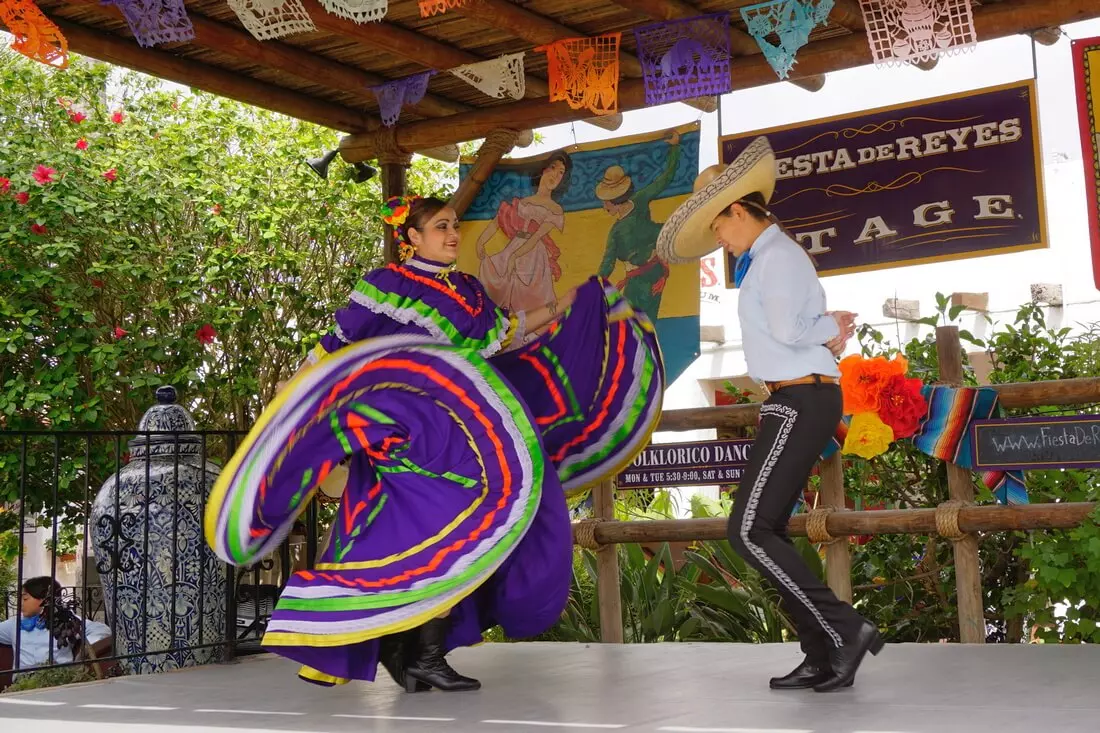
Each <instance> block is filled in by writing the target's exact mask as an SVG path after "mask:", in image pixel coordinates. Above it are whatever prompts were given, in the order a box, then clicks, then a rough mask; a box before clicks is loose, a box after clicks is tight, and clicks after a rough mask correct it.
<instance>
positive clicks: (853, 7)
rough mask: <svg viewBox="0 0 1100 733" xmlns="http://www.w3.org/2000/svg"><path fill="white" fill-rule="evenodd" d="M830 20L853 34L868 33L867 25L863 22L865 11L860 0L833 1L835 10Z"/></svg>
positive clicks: (830, 14)
mask: <svg viewBox="0 0 1100 733" xmlns="http://www.w3.org/2000/svg"><path fill="white" fill-rule="evenodd" d="M829 20H831V21H832V22H834V23H836V24H837V25H842V26H844V27H845V28H847V29H848V30H850V31H852V32H853V33H860V32H863V33H866V32H867V25H866V23H864V22H863V10H861V9H860V7H859V0H833V10H832V12H831V13H829Z"/></svg>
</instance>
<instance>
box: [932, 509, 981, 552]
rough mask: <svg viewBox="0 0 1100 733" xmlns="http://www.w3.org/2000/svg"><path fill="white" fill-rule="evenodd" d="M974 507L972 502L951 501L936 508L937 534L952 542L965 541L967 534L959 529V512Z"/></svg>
mask: <svg viewBox="0 0 1100 733" xmlns="http://www.w3.org/2000/svg"><path fill="white" fill-rule="evenodd" d="M973 505H974V503H973V502H970V501H962V500H961V499H951V500H950V501H945V502H944V503H942V504H940V505H939V506H938V507H936V533H937V534H939V536H940V537H943V538H944V539H946V540H951V541H952V542H958V541H959V540H961V539H964V538H965V537H966V536H967V534H966V532H963V531H962V530H961V529H960V528H959V512H960V511H961V510H962V509H963V507H968V506H973Z"/></svg>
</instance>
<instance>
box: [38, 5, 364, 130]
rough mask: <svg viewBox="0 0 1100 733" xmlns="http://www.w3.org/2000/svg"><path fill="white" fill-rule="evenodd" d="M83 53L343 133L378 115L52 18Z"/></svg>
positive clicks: (359, 127) (362, 128)
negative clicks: (330, 102)
mask: <svg viewBox="0 0 1100 733" xmlns="http://www.w3.org/2000/svg"><path fill="white" fill-rule="evenodd" d="M51 20H53V21H54V22H55V23H57V25H58V27H60V28H61V32H62V33H64V34H65V38H66V39H68V42H69V48H70V49H72V50H73V51H76V52H77V53H80V54H83V55H85V56H91V57H92V58H96V59H99V60H100V61H106V62H108V63H111V64H115V65H117V66H125V67H127V68H129V69H134V70H135V71H141V72H144V73H147V74H153V75H154V76H157V77H160V78H161V79H166V80H168V81H174V82H176V83H178V84H185V85H187V86H191V87H195V88H196V89H202V90H203V91H206V92H210V93H212V94H217V95H219V96H222V97H228V98H229V99H235V100H237V101H238V102H244V103H245V104H251V105H255V106H257V107H263V108H264V109H269V110H271V111H272V112H279V113H281V114H285V115H289V116H291V117H296V118H298V119H300V120H306V121H307V122H313V123H316V124H318V125H322V126H324V127H330V128H332V129H334V130H340V131H342V132H360V131H365V130H368V129H370V127H371V123H372V122H373V117H371V115H368V114H367V113H366V112H360V111H357V110H354V109H349V108H348V107H344V106H342V105H339V104H329V103H326V102H321V101H319V100H317V99H314V98H313V97H308V96H306V95H304V94H299V93H297V92H292V91H289V90H287V89H283V88H281V87H277V86H274V85H273V84H267V83H265V82H261V81H256V80H255V79H250V78H248V77H244V76H239V75H237V74H233V73H231V72H228V71H226V70H225V69H219V68H217V67H215V66H209V65H207V64H202V63H199V62H196V61H190V60H188V59H183V58H180V57H179V56H174V55H172V54H170V53H165V52H164V51H155V50H152V49H146V48H141V47H140V46H138V45H137V44H135V43H133V42H131V41H128V40H126V39H124V38H119V37H118V36H113V35H110V34H108V33H100V32H98V31H94V30H91V29H89V28H85V27H84V26H82V25H77V24H75V23H70V22H69V21H67V20H64V19H62V18H59V17H56V16H54V17H52V18H51Z"/></svg>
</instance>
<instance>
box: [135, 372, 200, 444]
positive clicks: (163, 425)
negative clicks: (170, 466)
mask: <svg viewBox="0 0 1100 733" xmlns="http://www.w3.org/2000/svg"><path fill="white" fill-rule="evenodd" d="M156 396H157V404H155V405H153V406H152V407H150V408H149V409H148V410H146V411H145V414H144V415H143V416H142V418H141V421H140V422H139V423H138V431H140V432H144V431H147V430H148V431H151V432H152V433H154V434H153V435H139V436H138V437H136V438H134V439H133V440H131V441H130V456H131V457H132V458H144V457H146V456H148V455H153V456H163V457H169V458H170V457H172V456H174V455H175V454H176V449H175V444H176V443H177V441H178V443H179V455H181V456H185V455H186V456H196V455H198V454H199V452H200V450H201V443H202V439H201V438H200V437H199V436H198V435H194V434H190V435H189V434H187V433H188V432H189V431H192V430H194V429H195V419H194V418H193V417H191V413H189V412H188V411H187V410H185V409H184V408H183V406H182V405H179V404H177V402H176V400H177V399H178V394H177V393H176V388H175V387H172V386H169V385H165V386H163V387H157V391H156ZM157 432H165V433H167V432H171V433H174V434H173V435H167V434H162V435H157V434H156V433H157Z"/></svg>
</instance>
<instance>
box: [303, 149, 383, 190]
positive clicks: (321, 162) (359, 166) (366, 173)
mask: <svg viewBox="0 0 1100 733" xmlns="http://www.w3.org/2000/svg"><path fill="white" fill-rule="evenodd" d="M339 154H340V151H339V150H330V151H329V152H327V153H325V155H324V157H321V158H310V159H308V160H307V161H306V165H308V166H309V167H310V168H312V169H313V171H314V173H316V174H317V175H319V176H320V177H321V178H324V179H328V168H329V166H330V165H332V161H334V160H336V156H337V155H339ZM352 169H353V170H354V173H352V175H351V179H352V180H353V181H355V182H356V183H366V182H367V181H369V180H370V179H372V178H374V177H375V176H376V175H377V174H378V171H377V170H375V169H374V168H372V167H371V166H369V165H367V164H366V163H363V162H359V163H354V164H352Z"/></svg>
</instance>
